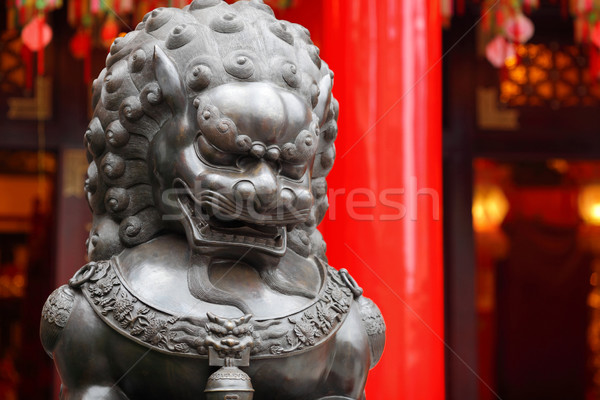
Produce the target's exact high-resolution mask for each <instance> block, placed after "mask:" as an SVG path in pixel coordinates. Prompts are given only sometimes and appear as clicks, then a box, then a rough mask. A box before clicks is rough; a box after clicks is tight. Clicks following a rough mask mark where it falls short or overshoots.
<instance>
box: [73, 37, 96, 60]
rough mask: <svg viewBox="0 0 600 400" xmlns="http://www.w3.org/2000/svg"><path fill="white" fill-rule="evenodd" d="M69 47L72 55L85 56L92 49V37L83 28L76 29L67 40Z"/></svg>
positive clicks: (81, 57)
mask: <svg viewBox="0 0 600 400" xmlns="http://www.w3.org/2000/svg"><path fill="white" fill-rule="evenodd" d="M69 48H70V50H71V54H73V57H75V58H77V59H83V58H85V57H87V55H88V54H89V53H90V50H91V49H92V38H91V37H90V34H89V33H88V32H86V31H84V30H79V31H77V33H76V34H75V35H74V36H73V38H71V41H70V42H69Z"/></svg>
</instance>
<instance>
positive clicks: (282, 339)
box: [43, 261, 354, 358]
mask: <svg viewBox="0 0 600 400" xmlns="http://www.w3.org/2000/svg"><path fill="white" fill-rule="evenodd" d="M328 274H329V278H330V279H328V280H327V284H326V285H325V287H324V288H323V290H322V291H321V293H319V296H318V299H317V300H316V301H314V302H313V303H312V304H311V305H310V306H309V307H307V308H306V309H304V310H301V311H299V312H297V313H295V314H293V315H289V316H286V317H282V318H278V319H268V320H260V321H251V318H252V316H251V315H249V316H248V319H247V320H246V321H245V324H246V325H247V328H246V331H247V332H249V333H250V334H251V337H252V339H253V341H254V343H253V346H252V351H251V353H250V354H251V356H252V357H253V358H261V357H262V358H264V357H269V356H272V355H285V354H292V353H294V352H297V351H301V350H303V349H306V348H308V347H311V346H318V345H319V344H320V343H321V342H323V341H325V340H326V339H327V338H328V337H329V336H330V335H332V334H335V331H336V330H337V328H338V327H339V326H340V324H341V323H343V321H344V318H345V316H346V315H347V313H348V311H349V310H350V305H351V303H352V301H353V299H354V297H353V294H352V292H351V290H350V288H348V287H347V286H346V285H345V284H344V282H343V281H342V280H341V278H340V277H339V272H338V271H337V270H335V269H333V268H331V267H329V268H328ZM121 282H122V279H120V278H119V276H118V274H117V272H116V270H115V268H114V266H113V264H112V263H111V262H110V261H100V262H91V263H89V264H87V265H85V266H84V267H83V268H82V269H81V270H79V271H78V272H77V273H76V274H75V276H74V277H73V279H71V281H70V282H69V286H70V287H71V288H73V289H77V288H81V290H82V293H83V294H84V295H85V297H86V298H87V299H88V301H90V303H91V304H92V305H93V308H94V311H95V312H96V313H97V314H98V315H99V316H100V317H101V318H102V319H103V320H104V321H105V322H106V323H107V324H109V325H111V326H112V327H114V329H116V330H118V331H119V332H121V333H122V334H124V335H126V336H128V337H130V338H132V339H133V340H136V341H138V342H140V343H141V344H143V345H145V346H148V347H151V348H153V349H155V350H157V351H160V352H166V353H175V354H178V355H184V356H197V357H201V358H208V349H209V348H210V347H213V348H215V349H216V348H218V346H217V345H215V343H217V342H215V340H214V339H213V336H211V335H212V334H214V333H215V332H217V333H218V332H220V331H219V329H218V325H216V322H215V321H217V320H219V317H218V316H215V315H213V314H212V313H207V315H206V316H204V317H199V316H195V315H191V314H189V315H180V316H178V315H173V314H169V313H167V312H164V311H162V310H159V309H156V308H153V307H152V306H149V305H147V304H145V303H144V302H143V301H142V300H139V299H138V298H137V297H136V296H135V295H134V294H132V293H131V292H130V291H129V290H128V289H127V287H126V285H123V284H121ZM57 290H62V289H57ZM51 298H52V300H51V301H50V304H51V305H54V304H58V306H57V307H50V308H49V309H53V310H54V309H55V310H56V311H48V312H46V309H47V307H45V308H44V312H43V315H44V318H45V319H46V320H48V321H49V322H54V319H55V320H56V324H57V325H59V326H62V327H64V324H65V323H66V319H67V318H68V311H69V310H68V309H69V304H70V303H69V302H68V301H63V300H62V298H63V297H57V296H52V297H51ZM71 303H72V300H71ZM246 331H245V332H246Z"/></svg>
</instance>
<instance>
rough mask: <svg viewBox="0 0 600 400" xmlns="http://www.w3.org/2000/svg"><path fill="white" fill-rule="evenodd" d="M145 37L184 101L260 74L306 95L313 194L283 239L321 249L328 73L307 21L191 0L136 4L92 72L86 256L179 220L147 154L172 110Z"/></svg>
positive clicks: (258, 6) (257, 6)
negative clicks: (137, 12) (165, 213)
mask: <svg viewBox="0 0 600 400" xmlns="http://www.w3.org/2000/svg"><path fill="white" fill-rule="evenodd" d="M155 46H157V47H159V48H160V49H161V50H163V51H164V53H165V54H166V55H167V56H168V57H169V58H171V59H172V60H174V64H175V65H176V66H177V68H178V71H177V73H178V74H179V78H180V79H181V81H182V82H184V83H185V88H182V90H183V91H184V93H182V96H184V97H185V98H186V99H187V101H189V102H192V101H193V99H194V98H196V97H197V96H198V95H199V94H201V93H202V92H203V91H204V90H207V89H210V88H214V87H216V86H219V85H222V84H225V83H230V82H252V81H265V82H270V83H272V84H274V85H277V86H279V87H282V88H285V89H286V90H289V91H291V92H294V93H295V94H297V95H298V96H300V97H301V98H303V99H305V100H306V101H307V103H308V104H311V105H312V107H313V112H314V113H315V114H316V116H317V118H318V120H319V131H320V132H319V145H318V150H317V155H316V157H315V160H314V164H313V168H312V192H313V195H314V198H315V202H314V205H313V207H312V210H311V213H310V216H309V218H308V220H307V221H306V222H305V223H304V224H302V225H301V226H298V227H296V228H295V229H294V230H293V231H292V232H290V234H289V241H288V245H289V247H290V248H291V249H293V250H294V251H296V252H297V253H299V254H301V255H304V256H308V255H310V254H315V255H318V256H320V257H322V258H324V257H325V243H324V241H323V239H322V237H321V235H320V233H319V231H318V230H317V229H316V227H317V225H318V224H319V223H320V222H321V220H322V219H323V217H324V215H325V213H326V211H327V208H328V202H327V183H326V181H325V178H326V176H327V174H328V173H329V171H330V169H331V167H332V166H333V161H334V158H335V147H334V143H333V142H334V140H335V137H336V135H337V123H336V120H337V115H338V104H337V101H336V100H335V99H334V98H333V97H332V96H331V85H332V81H333V73H332V72H331V71H330V70H329V68H328V66H327V64H326V63H325V62H323V61H322V60H321V59H320V57H319V49H318V48H317V47H316V46H314V44H313V42H312V41H311V39H310V35H309V32H308V30H307V29H306V28H304V27H302V26H300V25H297V24H293V23H289V22H287V21H280V20H277V19H276V18H275V17H274V16H273V11H272V10H271V9H270V8H269V7H268V6H267V5H265V4H263V3H262V2H261V1H239V2H237V3H234V4H232V5H228V4H227V3H225V2H223V1H221V0H194V1H193V2H192V3H191V4H190V5H189V6H187V7H185V8H184V9H177V8H159V9H156V10H154V11H152V12H150V13H148V14H146V16H145V17H144V19H143V21H142V22H141V23H140V24H139V25H138V26H137V27H136V29H135V31H132V32H130V33H128V34H127V35H125V36H124V37H121V38H117V39H116V40H115V41H114V43H113V44H112V46H111V48H110V54H109V55H108V57H107V59H106V68H105V69H104V70H103V71H102V72H101V73H100V75H99V76H98V78H97V79H96V80H95V81H94V84H93V95H92V106H93V108H94V116H93V118H92V120H91V122H90V123H89V125H88V128H87V130H86V132H85V135H84V143H85V146H86V149H87V156H88V160H89V162H90V165H89V168H88V177H87V180H86V184H85V190H86V193H87V199H88V202H89V205H90V207H91V209H92V212H93V224H92V229H91V231H90V238H89V240H88V242H87V249H88V256H89V258H90V260H102V259H108V258H110V257H112V256H113V255H116V254H118V253H120V252H121V251H122V250H123V249H124V248H127V247H134V246H137V245H139V244H141V243H144V242H146V241H148V240H150V239H152V238H153V237H156V236H158V235H161V234H165V233H168V232H170V231H174V230H175V231H178V230H179V231H180V229H181V228H178V227H176V226H174V225H173V224H172V223H171V224H169V223H168V221H164V220H163V218H162V213H161V210H160V206H159V201H158V200H159V199H160V195H159V194H157V193H156V192H157V190H156V183H155V182H156V179H157V177H159V175H160V171H153V170H152V168H151V166H150V163H149V158H150V157H149V151H150V148H151V145H152V142H153V139H154V137H155V136H156V135H157V134H160V131H161V129H162V128H163V127H165V125H166V124H168V123H169V121H170V120H172V119H173V118H175V116H174V115H173V113H172V111H171V108H170V107H169V105H168V104H167V103H168V101H167V99H165V98H164V96H163V93H162V91H161V87H160V83H159V82H157V79H156V76H155V74H154V69H153V65H152V64H153V56H154V49H155ZM192 49H193V51H192ZM157 196H158V197H157Z"/></svg>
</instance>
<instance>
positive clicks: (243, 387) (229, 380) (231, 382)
mask: <svg viewBox="0 0 600 400" xmlns="http://www.w3.org/2000/svg"><path fill="white" fill-rule="evenodd" d="M204 393H206V400H252V398H253V397H254V389H253V388H252V382H250V377H249V376H248V374H246V373H245V372H244V371H242V370H241V369H239V368H238V367H236V366H234V365H233V360H232V359H230V358H226V359H225V366H223V367H221V368H219V369H218V370H217V372H215V373H213V374H212V375H211V376H210V377H209V378H208V381H207V382H206V389H205V390H204Z"/></svg>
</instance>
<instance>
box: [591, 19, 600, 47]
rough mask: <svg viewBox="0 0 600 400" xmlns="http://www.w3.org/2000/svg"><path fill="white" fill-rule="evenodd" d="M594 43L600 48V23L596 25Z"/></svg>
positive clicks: (593, 34) (592, 38) (593, 35)
mask: <svg viewBox="0 0 600 400" xmlns="http://www.w3.org/2000/svg"><path fill="white" fill-rule="evenodd" d="M591 40H592V43H594V44H595V45H596V46H597V47H600V23H597V24H596V25H594V28H593V29H592V34H591Z"/></svg>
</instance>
